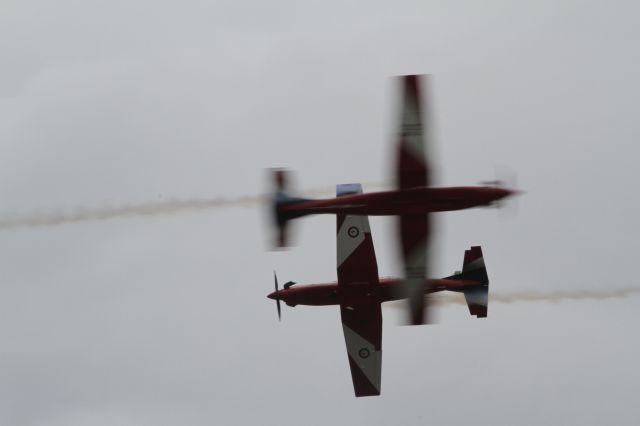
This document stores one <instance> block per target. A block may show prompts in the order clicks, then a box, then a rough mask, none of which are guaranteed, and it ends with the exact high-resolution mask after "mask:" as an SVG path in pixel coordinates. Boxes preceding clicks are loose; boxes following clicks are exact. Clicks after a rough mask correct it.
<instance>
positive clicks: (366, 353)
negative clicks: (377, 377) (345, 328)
mask: <svg viewBox="0 0 640 426" xmlns="http://www.w3.org/2000/svg"><path fill="white" fill-rule="evenodd" d="M369 355H371V352H369V349H367V348H362V349H360V350H359V351H358V356H359V357H360V358H369Z"/></svg>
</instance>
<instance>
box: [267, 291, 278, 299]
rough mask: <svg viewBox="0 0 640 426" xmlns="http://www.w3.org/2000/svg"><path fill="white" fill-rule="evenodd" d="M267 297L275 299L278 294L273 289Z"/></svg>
mask: <svg viewBox="0 0 640 426" xmlns="http://www.w3.org/2000/svg"><path fill="white" fill-rule="evenodd" d="M267 297H268V298H269V299H273V300H277V299H278V294H277V293H276V292H275V291H272V292H271V293H269V294H267Z"/></svg>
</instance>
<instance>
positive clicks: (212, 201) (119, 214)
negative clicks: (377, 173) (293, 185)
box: [0, 184, 380, 231]
mask: <svg viewBox="0 0 640 426" xmlns="http://www.w3.org/2000/svg"><path fill="white" fill-rule="evenodd" d="M369 186H370V187H379V186H380V185H379V184H369ZM334 191H335V189H334V188H324V189H316V190H311V191H306V192H304V193H302V194H301V195H302V196H305V197H323V196H326V197H328V196H333V194H334ZM269 200H270V195H268V194H262V195H253V196H243V197H232V198H227V197H217V198H185V199H180V198H171V199H168V200H163V201H150V202H142V203H137V204H123V205H119V206H107V207H77V208H75V209H74V210H72V211H59V212H51V213H34V214H27V215H18V216H6V217H0V231H5V230H12V229H19V228H41V227H49V226H57V225H63V224H67V223H77V222H87V221H101V220H109V219H116V218H124V217H134V216H155V215H174V214H180V213H186V212H197V211H202V210H212V209H221V208H229V207H253V206H256V205H259V204H263V203H268V202H269Z"/></svg>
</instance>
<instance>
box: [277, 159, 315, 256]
mask: <svg viewBox="0 0 640 426" xmlns="http://www.w3.org/2000/svg"><path fill="white" fill-rule="evenodd" d="M271 173H272V175H273V176H272V177H273V183H274V185H275V191H274V193H273V196H272V198H271V205H272V214H273V224H274V225H275V226H274V228H275V234H276V235H275V244H274V245H275V246H276V247H279V248H282V247H288V245H289V233H288V226H287V225H288V222H289V220H291V219H294V218H296V217H299V216H300V215H299V214H295V213H291V212H286V211H283V207H285V206H288V205H291V204H297V203H302V202H304V201H307V200H306V199H304V198H298V197H292V196H290V195H289V194H288V190H289V180H290V179H289V177H290V173H289V172H288V171H287V170H286V169H272V170H271Z"/></svg>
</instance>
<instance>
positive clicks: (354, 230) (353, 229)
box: [347, 226, 360, 238]
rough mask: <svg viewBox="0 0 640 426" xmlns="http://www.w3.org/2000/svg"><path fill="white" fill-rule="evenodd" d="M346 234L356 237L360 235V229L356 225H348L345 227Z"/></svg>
mask: <svg viewBox="0 0 640 426" xmlns="http://www.w3.org/2000/svg"><path fill="white" fill-rule="evenodd" d="M347 235H348V236H350V237H351V238H356V237H357V236H358V235H360V230H359V229H358V227H357V226H351V227H349V229H347Z"/></svg>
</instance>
